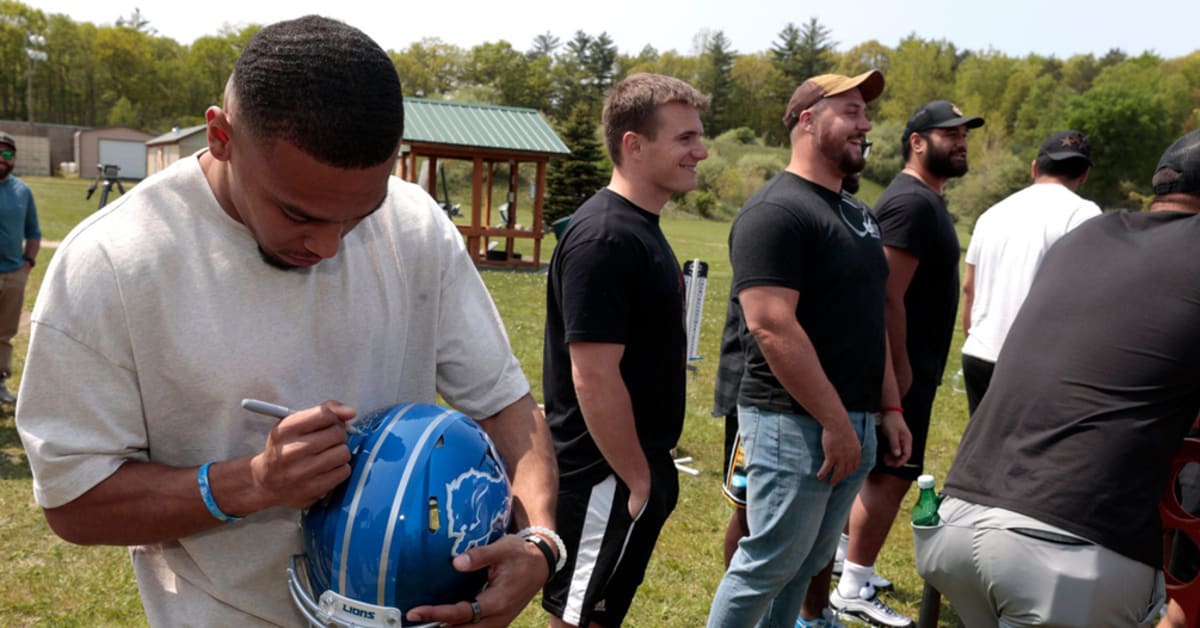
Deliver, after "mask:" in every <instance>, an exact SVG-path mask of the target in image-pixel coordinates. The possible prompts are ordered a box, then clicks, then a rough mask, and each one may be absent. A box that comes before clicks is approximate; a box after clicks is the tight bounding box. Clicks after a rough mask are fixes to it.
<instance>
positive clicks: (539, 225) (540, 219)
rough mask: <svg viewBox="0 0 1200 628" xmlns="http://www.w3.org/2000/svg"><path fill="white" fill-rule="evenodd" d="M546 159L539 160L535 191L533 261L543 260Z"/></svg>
mask: <svg viewBox="0 0 1200 628" xmlns="http://www.w3.org/2000/svg"><path fill="white" fill-rule="evenodd" d="M545 200H546V159H539V160H538V162H537V184H536V185H535V186H534V192H533V263H534V264H541V261H542V236H544V235H546V233H545V232H546V225H545V222H546V219H545V216H546V208H545Z"/></svg>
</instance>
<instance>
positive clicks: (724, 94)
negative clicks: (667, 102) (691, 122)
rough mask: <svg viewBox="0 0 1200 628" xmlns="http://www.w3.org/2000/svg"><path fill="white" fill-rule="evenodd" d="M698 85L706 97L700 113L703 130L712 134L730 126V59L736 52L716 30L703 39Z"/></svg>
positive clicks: (717, 133)
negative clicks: (703, 108) (706, 106)
mask: <svg viewBox="0 0 1200 628" xmlns="http://www.w3.org/2000/svg"><path fill="white" fill-rule="evenodd" d="M703 51H704V52H703V54H702V55H701V61H700V62H701V71H700V81H699V85H698V87H700V90H701V91H703V92H705V93H707V94H708V97H709V103H708V109H707V110H705V112H704V113H703V114H702V117H701V120H702V121H703V122H704V133H705V135H707V136H709V137H716V136H718V135H720V134H721V133H724V132H725V131H728V130H729V129H730V127H731V126H732V120H733V117H734V116H733V62H734V59H735V58H736V57H737V52H736V51H734V50H732V44H730V42H729V39H728V38H727V37H725V33H724V31H717V32H716V33H713V34H712V36H711V37H709V38H708V39H707V41H706V42H705V43H704V48H703Z"/></svg>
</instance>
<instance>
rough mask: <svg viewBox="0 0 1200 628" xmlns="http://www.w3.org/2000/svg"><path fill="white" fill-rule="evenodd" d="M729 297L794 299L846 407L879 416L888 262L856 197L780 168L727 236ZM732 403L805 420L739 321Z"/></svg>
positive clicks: (875, 230) (875, 229)
mask: <svg viewBox="0 0 1200 628" xmlns="http://www.w3.org/2000/svg"><path fill="white" fill-rule="evenodd" d="M729 255H730V261H731V262H732V264H733V285H732V288H731V291H730V292H731V294H732V295H734V298H736V295H737V294H738V293H739V292H741V291H742V290H745V289H747V288H753V287H758V286H776V287H784V288H790V289H793V290H796V291H798V292H799V293H800V296H799V302H798V303H797V305H796V319H797V320H798V321H799V322H800V326H801V327H803V329H804V331H805V333H806V334H807V335H808V337H809V339H810V340H811V341H812V344H813V347H814V348H815V350H816V353H817V357H818V358H819V359H820V362H821V368H822V369H823V370H824V371H825V375H826V377H828V378H829V381H830V383H832V384H833V387H834V389H835V390H837V393H838V396H839V397H840V398H841V401H842V404H843V406H845V408H846V409H847V410H849V411H862V412H875V411H877V410H878V409H879V402H880V394H881V389H882V386H883V372H884V359H885V355H886V354H885V351H886V348H885V338H886V336H885V330H884V318H883V316H884V314H883V300H884V290H885V289H886V286H887V273H888V268H887V259H886V258H885V257H884V255H883V247H882V245H881V244H880V240H879V227H878V225H876V224H875V222H874V220H872V218H871V216H870V214H869V213H868V212H867V211H866V210H865V208H864V207H863V206H862V205H860V204H858V203H856V202H855V201H853V200H852V199H846V198H843V197H842V195H841V194H839V193H837V192H834V191H831V190H828V189H826V188H824V187H821V186H820V185H817V184H815V183H812V182H811V181H808V180H806V179H804V178H802V177H799V176H797V175H795V174H793V173H791V172H787V171H784V172H782V173H780V174H779V175H778V176H776V177H775V178H773V179H771V180H770V181H769V182H767V184H766V185H765V186H763V187H762V188H761V189H760V190H759V191H758V192H756V193H755V194H754V196H752V197H751V198H750V199H749V200H748V201H746V205H745V206H744V207H743V208H742V210H741V212H739V213H738V216H737V218H736V219H734V223H733V227H732V229H731V231H730V234H729ZM740 335H741V344H742V348H743V352H744V356H745V367H746V371H745V374H744V375H743V376H742V380H741V388H740V391H739V395H738V403H739V404H741V405H748V406H755V407H757V408H760V409H763V410H767V411H772V412H788V413H795V414H811V413H809V412H808V411H807V410H806V409H805V408H804V407H803V406H802V405H801V404H800V403H799V402H798V401H796V400H795V399H794V398H793V397H792V396H791V395H790V394H788V392H787V390H785V389H784V387H783V385H782V384H781V383H780V382H779V380H778V378H776V377H775V374H774V373H773V372H772V371H771V366H770V365H769V364H768V363H767V360H766V358H765V357H764V356H763V354H762V351H761V350H760V349H759V348H758V344H757V343H756V342H755V340H754V337H753V336H752V335H750V332H749V331H748V330H747V328H746V324H745V322H744V321H743V322H742V323H741V326H740Z"/></svg>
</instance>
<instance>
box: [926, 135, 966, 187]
mask: <svg viewBox="0 0 1200 628" xmlns="http://www.w3.org/2000/svg"><path fill="white" fill-rule="evenodd" d="M924 165H925V169H926V170H928V171H929V172H930V173H932V174H933V175H934V176H935V177H939V178H942V179H953V178H955V177H961V176H963V175H965V174H967V170H968V169H969V168H968V166H967V154H966V152H963V154H962V162H961V163H956V162H955V157H954V155H951V154H950V153H949V152H948V151H942V150H940V149H938V147H937V145H935V144H934V143H933V142H929V152H927V153H925V164H924Z"/></svg>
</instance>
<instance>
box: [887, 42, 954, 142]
mask: <svg viewBox="0 0 1200 628" xmlns="http://www.w3.org/2000/svg"><path fill="white" fill-rule="evenodd" d="M958 61H959V59H958V51H957V49H956V48H955V47H954V44H952V43H950V42H948V41H946V40H938V41H929V40H925V39H921V38H920V37H917V35H915V34H913V35H909V36H908V37H905V38H904V39H902V40H900V45H899V46H896V51H895V52H894V53H893V54H892V55H891V58H890V59H889V60H888V76H887V84H888V88H887V89H886V90H884V92H883V98H882V99H881V100H882V101H883V102H882V103H881V104H880V113H881V114H882V116H883V117H884V118H887V119H888V120H901V121H904V120H908V117H909V116H911V115H912V113H913V112H914V111H916V110H917V107H920V106H921V105H923V104H925V103H927V102H929V101H931V100H936V99H939V98H947V97H948V96H951V95H953V94H954V71H955V69H956V67H957V66H958Z"/></svg>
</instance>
